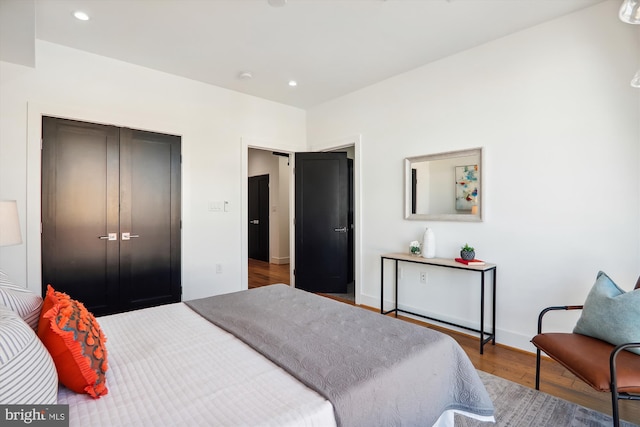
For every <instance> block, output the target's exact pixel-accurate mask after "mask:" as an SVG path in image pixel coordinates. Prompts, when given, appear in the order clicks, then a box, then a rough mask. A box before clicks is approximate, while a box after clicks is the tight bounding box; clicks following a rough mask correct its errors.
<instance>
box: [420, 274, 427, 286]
mask: <svg viewBox="0 0 640 427" xmlns="http://www.w3.org/2000/svg"><path fill="white" fill-rule="evenodd" d="M420 283H425V284H426V283H427V272H426V271H421V272H420Z"/></svg>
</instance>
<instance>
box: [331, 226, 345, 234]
mask: <svg viewBox="0 0 640 427" xmlns="http://www.w3.org/2000/svg"><path fill="white" fill-rule="evenodd" d="M333 231H335V232H336V233H346V232H347V227H346V226H344V227H342V228H334V229H333Z"/></svg>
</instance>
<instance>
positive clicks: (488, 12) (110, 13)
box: [0, 0, 604, 108]
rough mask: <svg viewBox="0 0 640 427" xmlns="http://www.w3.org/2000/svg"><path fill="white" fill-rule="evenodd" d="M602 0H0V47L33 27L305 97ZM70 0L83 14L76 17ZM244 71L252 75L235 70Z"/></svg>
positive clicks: (218, 81) (167, 67) (196, 73)
mask: <svg viewBox="0 0 640 427" xmlns="http://www.w3.org/2000/svg"><path fill="white" fill-rule="evenodd" d="M601 1H604V0H387V1H383V0H288V2H287V4H286V5H285V6H283V7H272V6H270V5H269V4H268V1H267V0H0V6H2V7H1V8H0V13H1V14H2V15H3V16H2V17H1V18H2V19H1V20H0V24H2V25H3V26H4V27H5V29H4V30H2V31H3V32H2V33H0V36H4V39H5V40H3V43H2V44H0V48H1V50H0V59H3V60H7V61H12V62H19V63H20V62H22V63H24V64H25V65H33V63H31V64H29V60H28V58H29V57H33V55H34V53H33V52H34V47H33V45H34V41H33V37H32V36H31V35H30V34H31V33H29V31H31V32H33V31H35V38H37V39H41V40H46V41H49V42H53V43H57V44H61V45H65V46H69V47H72V48H76V49H80V50H84V51H87V52H92V53H96V54H99V55H103V56H107V57H111V58H114V59H118V60H122V61H126V62H130V63H133V64H138V65H141V66H145V67H149V68H153V69H156V70H161V71H165V72H167V73H171V74H175V75H179V76H183V77H187V78H190V79H194V80H199V81H202V82H206V83H210V84H213V85H216V86H221V87H224V88H228V89H231V90H234V91H238V92H243V93H246V94H250V95H255V96H258V97H261V98H266V99H270V100H273V101H277V102H281V103H284V104H288V105H292V106H297V107H300V108H309V107H312V106H314V105H317V104H319V103H322V102H324V101H327V100H330V99H332V98H336V97H339V96H341V95H344V94H347V93H349V92H352V91H355V90H358V89H360V88H363V87H365V86H368V85H371V84H373V83H376V82H378V81H381V80H383V79H385V78H388V77H391V76H394V75H397V74H400V73H403V72H405V71H408V70H411V69H413V68H416V67H419V66H421V65H424V64H427V63H429V62H431V61H435V60H438V59H440V58H443V57H446V56H448V55H452V54H455V53H456V52H460V51H462V50H465V49H469V48H472V47H474V46H478V45H480V44H483V43H486V42H488V41H490V40H494V39H496V38H499V37H503V36H506V35H508V34H511V33H514V32H516V31H519V30H522V29H525V28H528V27H531V26H533V25H537V24H539V23H542V22H544V21H547V20H549V19H554V18H556V17H559V16H562V15H565V14H567V13H571V12H574V11H576V10H579V9H582V8H584V7H588V6H591V5H594V4H596V3H599V2H601ZM75 10H82V11H85V12H86V13H88V14H89V15H90V17H91V19H90V20H89V21H86V22H82V21H79V20H77V19H75V18H74V17H73V16H72V13H73V12H74V11H75ZM34 22H35V25H34ZM9 26H11V27H14V28H12V29H9ZM7 31H12V35H11V38H10V40H7V36H6V32H7ZM25 32H26V36H25ZM25 38H26V39H27V42H24V39H25ZM29 39H31V41H30V42H29ZM25 57H26V58H27V59H24V58H25ZM243 71H250V72H251V73H252V74H253V78H252V79H250V80H242V79H240V78H238V75H239V73H240V72H243ZM291 79H295V80H297V81H298V86H297V87H295V88H292V87H289V86H288V85H287V82H288V81H289V80H291Z"/></svg>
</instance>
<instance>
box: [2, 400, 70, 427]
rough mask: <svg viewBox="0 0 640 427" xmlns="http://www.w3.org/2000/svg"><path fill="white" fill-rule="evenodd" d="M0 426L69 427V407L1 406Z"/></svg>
mask: <svg viewBox="0 0 640 427" xmlns="http://www.w3.org/2000/svg"><path fill="white" fill-rule="evenodd" d="M0 424H1V425H2V426H7V427H9V426H37V427H69V405H0Z"/></svg>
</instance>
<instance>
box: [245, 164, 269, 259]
mask: <svg viewBox="0 0 640 427" xmlns="http://www.w3.org/2000/svg"><path fill="white" fill-rule="evenodd" d="M248 188H249V202H248V209H249V239H248V246H249V258H253V259H257V260H260V261H266V262H269V175H259V176H252V177H249V184H248Z"/></svg>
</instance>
